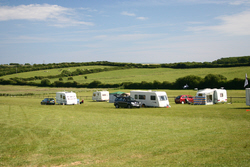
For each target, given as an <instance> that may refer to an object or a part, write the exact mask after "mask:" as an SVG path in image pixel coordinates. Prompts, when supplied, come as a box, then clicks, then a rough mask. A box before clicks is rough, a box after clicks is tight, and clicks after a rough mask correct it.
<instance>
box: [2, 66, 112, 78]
mask: <svg viewBox="0 0 250 167" xmlns="http://www.w3.org/2000/svg"><path fill="white" fill-rule="evenodd" d="M96 68H112V66H100V65H96V66H79V67H67V68H55V69H47V70H38V71H31V72H23V73H17V74H11V75H6V76H2V77H1V78H3V79H9V78H15V77H19V78H29V77H34V76H47V75H58V74H61V72H62V71H63V70H67V71H69V72H73V71H75V70H76V69H82V70H85V69H96Z"/></svg>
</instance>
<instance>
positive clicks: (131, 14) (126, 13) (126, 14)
mask: <svg viewBox="0 0 250 167" xmlns="http://www.w3.org/2000/svg"><path fill="white" fill-rule="evenodd" d="M121 14H122V15H124V16H136V15H135V14H134V13H129V12H125V11H124V12H122V13H121Z"/></svg>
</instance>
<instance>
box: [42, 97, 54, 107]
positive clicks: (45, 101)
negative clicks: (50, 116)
mask: <svg viewBox="0 0 250 167" xmlns="http://www.w3.org/2000/svg"><path fill="white" fill-rule="evenodd" d="M41 104H42V105H55V100H54V99H53V98H45V99H43V100H42V101H41Z"/></svg>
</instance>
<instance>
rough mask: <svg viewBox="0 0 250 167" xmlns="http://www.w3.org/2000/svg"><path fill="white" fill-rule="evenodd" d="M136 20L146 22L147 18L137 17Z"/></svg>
mask: <svg viewBox="0 0 250 167" xmlns="http://www.w3.org/2000/svg"><path fill="white" fill-rule="evenodd" d="M136 19H138V20H147V19H148V18H147V17H137V18H136Z"/></svg>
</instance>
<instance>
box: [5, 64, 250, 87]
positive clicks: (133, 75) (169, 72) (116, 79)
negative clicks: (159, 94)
mask: <svg viewBox="0 0 250 167" xmlns="http://www.w3.org/2000/svg"><path fill="white" fill-rule="evenodd" d="M105 67H106V66H81V67H72V68H61V69H51V70H40V71H33V72H24V73H18V74H12V75H6V76H2V77H1V78H3V79H9V78H14V77H21V78H28V77H34V76H47V75H57V74H60V73H61V71H62V70H68V71H70V72H73V71H74V70H76V69H86V68H87V69H94V68H105ZM106 68H110V67H108V66H107V67H106ZM248 71H250V67H248V66H246V67H231V68H192V69H172V68H155V69H149V68H143V69H123V70H115V71H105V72H99V73H92V74H86V75H79V76H73V78H74V80H69V81H68V77H62V79H63V81H64V82H73V81H76V82H78V83H90V82H93V81H95V80H98V81H101V82H102V83H106V84H107V83H109V84H116V83H122V82H141V81H147V82H153V81H154V80H156V81H160V82H163V81H169V82H174V81H175V80H176V79H178V78H180V77H185V76H187V75H196V76H199V77H202V78H204V77H205V76H206V75H207V74H220V75H223V76H225V77H226V78H227V80H232V79H234V78H242V79H244V78H245V74H246V73H247V72H248ZM85 76H87V79H85ZM58 80H59V78H53V79H50V81H51V83H53V82H54V81H58ZM33 82H36V83H40V82H41V80H35V81H33Z"/></svg>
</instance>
